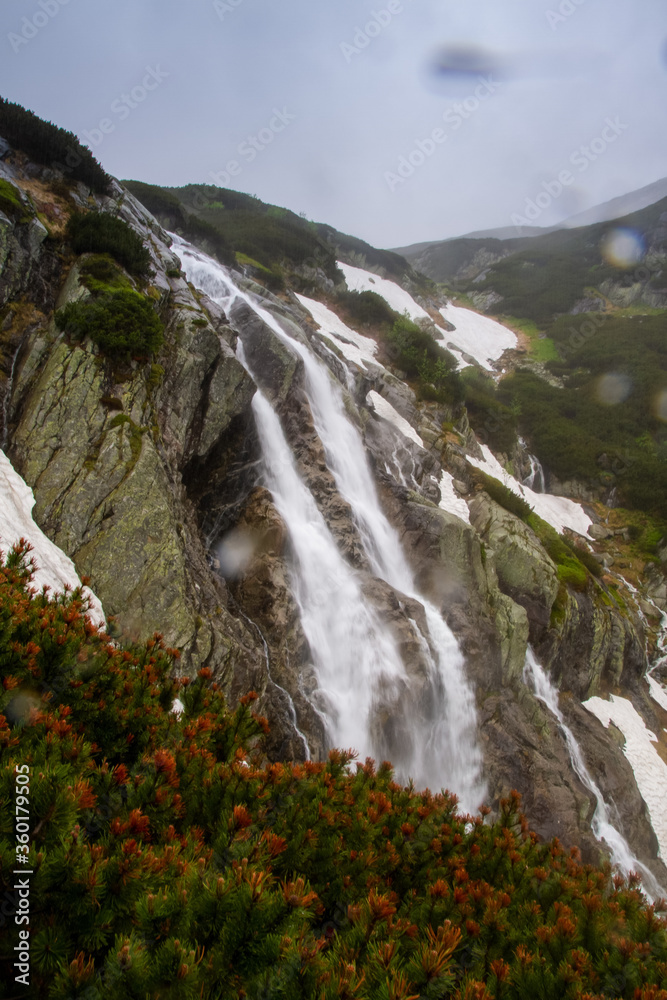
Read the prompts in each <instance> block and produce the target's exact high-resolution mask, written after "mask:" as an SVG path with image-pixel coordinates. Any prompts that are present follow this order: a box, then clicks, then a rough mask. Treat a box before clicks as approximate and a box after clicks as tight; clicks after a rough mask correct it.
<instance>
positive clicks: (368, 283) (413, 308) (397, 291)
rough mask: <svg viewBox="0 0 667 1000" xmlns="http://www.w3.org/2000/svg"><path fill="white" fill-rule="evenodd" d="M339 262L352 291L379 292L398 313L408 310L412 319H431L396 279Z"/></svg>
mask: <svg viewBox="0 0 667 1000" xmlns="http://www.w3.org/2000/svg"><path fill="white" fill-rule="evenodd" d="M337 264H338V267H339V268H340V269H341V271H342V272H343V274H344V275H345V281H346V282H347V287H348V288H349V289H350V291H351V292H377V294H378V295H381V296H382V298H383V299H384V300H385V302H386V303H387V305H389V306H390V307H391V308H392V309H395V310H396V312H397V313H400V314H401V315H403V313H404V312H407V314H408V316H409V317H410V319H431V317H430V316H429V314H428V313H427V312H426V310H425V309H423V308H422V307H421V306H420V305H417V303H416V302H415V300H414V299H413V298H412V296H411V295H410V293H409V292H406V291H405V289H404V288H401V286H400V285H397V284H396V282H395V281H389V280H388V279H387V278H380V277H379V276H378V275H377V274H372V273H371V272H370V271H364V270H363V269H362V268H360V267H351V266H350V264H343V263H342V262H341V261H340V260H339V261H337Z"/></svg>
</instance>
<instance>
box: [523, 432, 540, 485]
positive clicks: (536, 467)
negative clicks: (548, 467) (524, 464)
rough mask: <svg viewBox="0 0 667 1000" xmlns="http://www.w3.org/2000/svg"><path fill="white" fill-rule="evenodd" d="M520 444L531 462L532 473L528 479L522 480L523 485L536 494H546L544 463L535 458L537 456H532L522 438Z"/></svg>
mask: <svg viewBox="0 0 667 1000" xmlns="http://www.w3.org/2000/svg"><path fill="white" fill-rule="evenodd" d="M519 444H520V445H521V447H522V448H524V449H525V451H526V455H527V458H528V461H529V462H530V472H529V473H528V475H527V476H526V478H525V479H523V480H522V485H523V486H527V487H528V489H529V490H533V492H534V493H544V492H545V490H546V484H545V480H544V469H543V468H542V463H541V462H540V460H539V458H536V457H535V455H531V453H530V452H529V451H528V447H527V445H526V442H525V441H524V439H523V438H522V437H520V438H519Z"/></svg>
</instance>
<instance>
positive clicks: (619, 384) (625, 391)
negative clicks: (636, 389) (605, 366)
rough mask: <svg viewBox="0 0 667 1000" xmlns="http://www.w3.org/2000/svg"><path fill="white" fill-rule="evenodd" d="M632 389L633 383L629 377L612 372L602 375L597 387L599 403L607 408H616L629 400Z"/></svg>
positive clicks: (596, 392) (596, 393)
mask: <svg viewBox="0 0 667 1000" xmlns="http://www.w3.org/2000/svg"><path fill="white" fill-rule="evenodd" d="M631 389H632V382H631V381H630V379H629V378H628V376H627V375H619V374H618V373H617V372H610V373H609V374H608V375H602V376H601V377H600V378H599V379H598V380H597V384H596V386H595V396H596V398H597V401H598V402H599V403H604V405H605V406H616V404H617V403H622V402H623V400H625V399H627V398H628V396H629V395H630V390H631Z"/></svg>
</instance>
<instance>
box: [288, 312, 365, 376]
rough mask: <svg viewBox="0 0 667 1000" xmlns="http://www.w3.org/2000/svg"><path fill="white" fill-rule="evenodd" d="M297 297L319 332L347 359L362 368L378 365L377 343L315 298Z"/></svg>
mask: <svg viewBox="0 0 667 1000" xmlns="http://www.w3.org/2000/svg"><path fill="white" fill-rule="evenodd" d="M297 298H298V300H299V302H300V303H301V305H302V306H303V307H304V308H305V309H307V310H308V312H309V313H310V315H311V316H312V317H313V319H314V320H315V322H316V323H317V325H318V326H319V328H320V332H321V333H323V334H324V335H325V336H326V337H328V338H329V339H330V340H332V341H333V342H334V344H335V345H336V347H337V348H338V350H339V351H340V353H341V354H342V355H343V357H344V358H345V359H346V360H347V361H352V362H353V363H354V364H355V365H359V367H360V368H363V369H364V370H366V366H367V365H369V364H370V365H376V366H377V365H378V362H377V361H376V360H375V355H376V353H377V349H378V345H377V344H376V342H375V341H374V340H372V339H371V338H370V337H364V336H363V335H362V334H360V333H357V331H356V330H353V329H352V328H351V327H349V326H347V325H346V324H345V323H343V321H342V319H340V317H339V316H337V315H336V313H335V312H333V311H332V310H331V309H329V308H327V306H325V305H323V304H322V303H321V302H318V301H317V299H309V298H307V297H306V296H305V295H297ZM380 367H382V366H381V365H380Z"/></svg>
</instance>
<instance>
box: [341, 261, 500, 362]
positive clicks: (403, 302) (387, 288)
mask: <svg viewBox="0 0 667 1000" xmlns="http://www.w3.org/2000/svg"><path fill="white" fill-rule="evenodd" d="M337 264H338V267H339V268H340V269H341V271H342V272H343V274H344V275H345V281H346V282H347V287H348V288H349V289H350V291H351V292H377V294H378V295H381V296H382V298H383V299H384V300H385V302H386V303H387V305H389V306H391V308H392V309H395V310H396V312H397V313H401V315H402V314H403V313H404V312H407V314H408V316H409V317H410V319H431V317H430V316H429V314H428V313H427V312H426V310H425V309H423V308H422V307H421V306H420V305H417V303H416V302H415V300H414V299H413V298H412V296H411V295H410V293H409V292H406V291H405V289H404V288H401V287H400V285H397V284H396V282H395V281H388V280H387V278H380V277H379V276H378V275H377V274H372V273H371V272H370V271H364V270H362V268H360V267H351V266H350V264H343V263H342V262H341V261H337ZM501 353H502V352H501Z"/></svg>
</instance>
